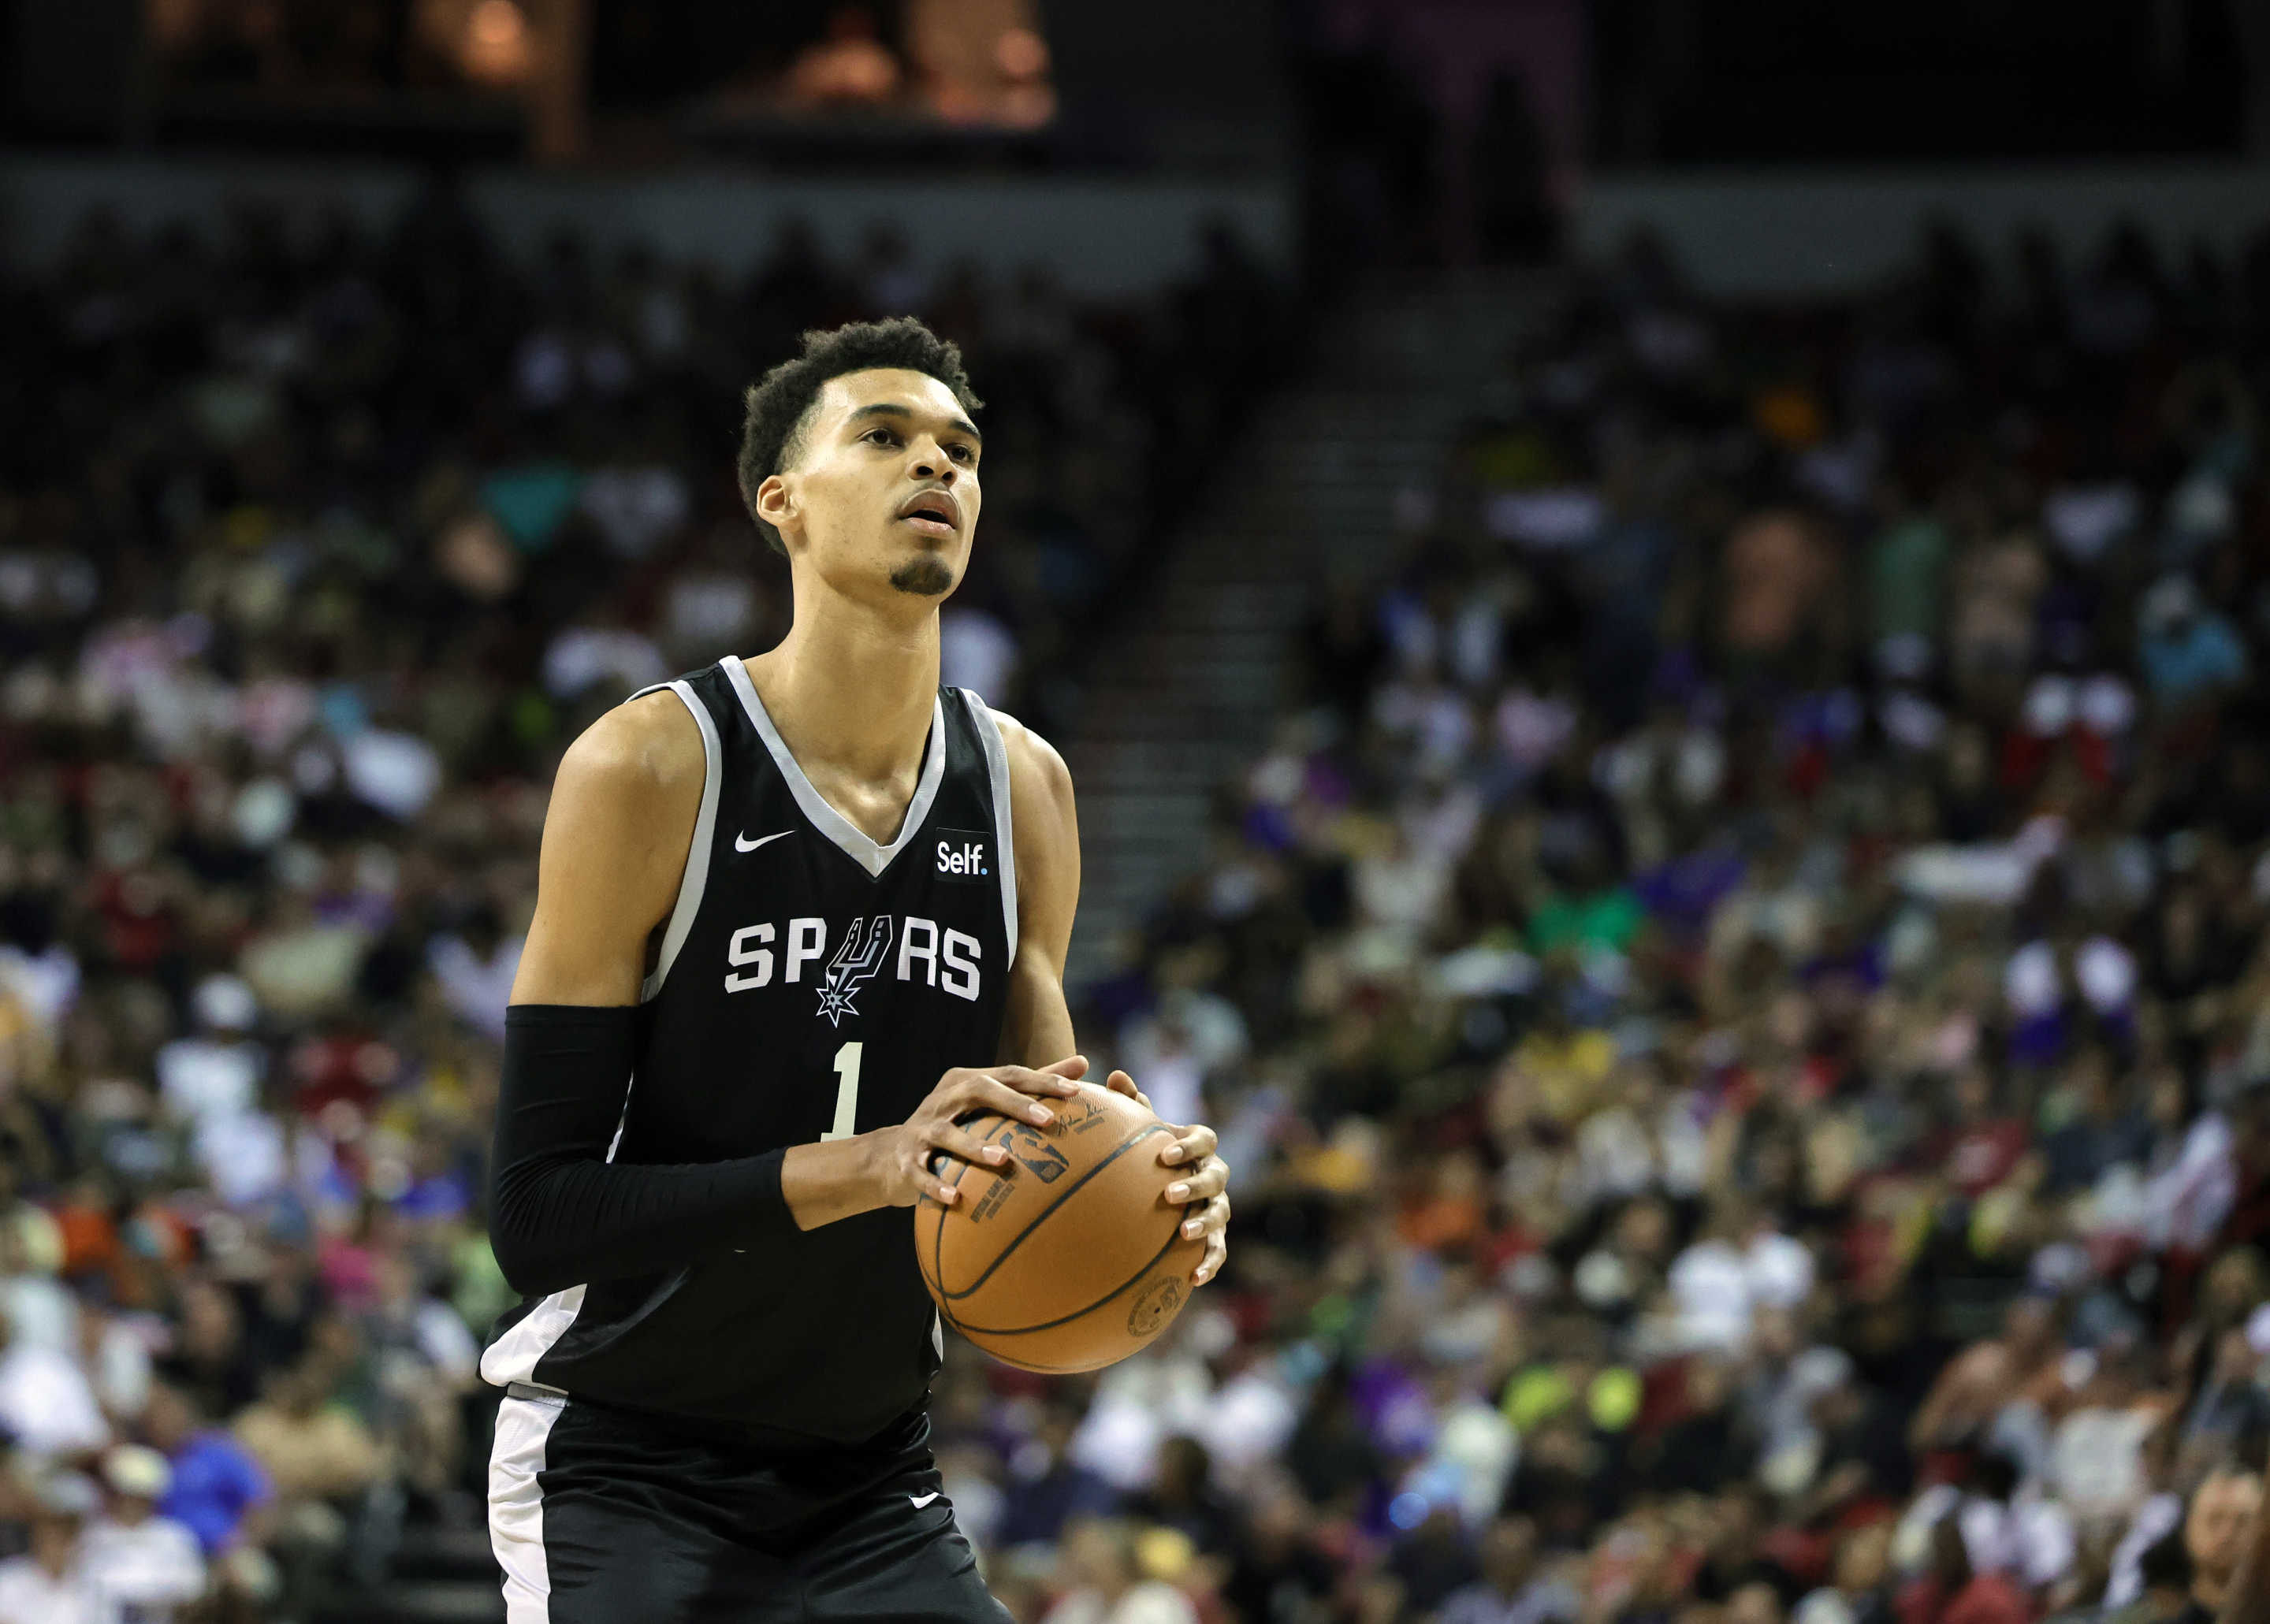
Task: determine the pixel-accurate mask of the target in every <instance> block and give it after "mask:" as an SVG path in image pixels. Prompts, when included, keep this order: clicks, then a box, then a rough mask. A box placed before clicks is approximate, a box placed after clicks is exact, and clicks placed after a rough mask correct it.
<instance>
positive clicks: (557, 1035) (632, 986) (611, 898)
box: [489, 693, 1077, 1295]
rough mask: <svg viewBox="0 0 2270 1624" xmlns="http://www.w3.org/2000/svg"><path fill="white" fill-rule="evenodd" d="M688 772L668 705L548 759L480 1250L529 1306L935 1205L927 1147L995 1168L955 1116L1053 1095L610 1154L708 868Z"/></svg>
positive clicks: (1045, 1089) (993, 1080) (679, 709)
mask: <svg viewBox="0 0 2270 1624" xmlns="http://www.w3.org/2000/svg"><path fill="white" fill-rule="evenodd" d="M704 770H705V764H704V757H703V753H702V746H701V734H700V733H699V731H697V730H696V729H695V726H694V719H693V717H692V716H689V715H688V714H687V712H686V707H685V705H684V704H683V703H682V702H680V701H679V699H678V697H677V696H676V695H675V694H671V693H654V694H649V695H648V696H646V697H645V698H643V699H639V700H634V701H631V702H629V703H628V704H626V705H621V706H618V707H617V708H615V709H613V710H611V711H609V712H608V713H607V714H606V715H605V716H602V717H600V718H599V720H598V721H597V722H596V723H593V724H592V725H591V727H590V730H588V731H586V732H585V733H584V734H583V736H582V738H578V739H577V740H576V741H575V744H574V745H570V746H569V747H568V753H567V754H566V755H565V756H564V757H563V758H562V759H561V760H560V772H559V775H558V777H557V779H556V780H555V782H554V784H553V793H552V803H551V805H550V807H549V809H548V811H547V812H546V813H545V823H544V845H543V851H542V855H541V857H540V858H539V861H538V871H537V894H536V913H535V916H534V918H533V919H532V920H531V921H530V924H529V931H528V940H527V943H526V945H524V946H523V950H522V953H521V960H520V968H519V971H518V973H517V975H516V977H515V978H514V982H513V990H512V1006H511V1008H510V1009H509V1010H508V1012H507V1014H506V1027H505V1057H504V1074H503V1078H502V1079H501V1086H500V1088H499V1093H498V1101H497V1124H496V1144H495V1149H494V1153H493V1156H492V1158H491V1169H492V1170H491V1183H490V1192H489V1239H490V1244H491V1246H492V1247H493V1249H494V1250H495V1253H496V1258H497V1263H498V1265H499V1267H500V1268H501V1269H502V1270H503V1272H504V1276H505V1279H507V1280H508V1281H509V1282H510V1283H511V1284H512V1286H513V1287H514V1288H515V1289H516V1290H518V1291H521V1292H523V1293H525V1294H530V1295H535V1294H542V1293H545V1292H552V1291H558V1290H561V1289H564V1288H565V1287H570V1286H575V1285H581V1284H585V1283H588V1282H590V1281H594V1280H605V1279H623V1278H627V1277H630V1276H634V1275H641V1274H653V1273H659V1272H663V1271H665V1270H669V1269H676V1268H682V1267H684V1266H686V1264H691V1263H694V1262H697V1261H700V1260H701V1259H702V1258H704V1257H715V1256H719V1255H722V1254H723V1253H725V1252H728V1251H731V1250H753V1249H754V1248H756V1247H759V1246H761V1245H762V1244H763V1242H764V1241H765V1240H766V1238H767V1237H768V1235H778V1234H780V1233H782V1232H783V1230H785V1229H788V1228H801V1229H809V1228H812V1227H815V1226H817V1225H820V1224H823V1223H830V1222H833V1221H835V1220H836V1219H839V1218H846V1217H849V1216H850V1215H851V1214H852V1213H855V1212H867V1211H870V1210H872V1209H873V1208H875V1207H879V1206H886V1205H911V1204H912V1203H913V1202H914V1201H915V1200H916V1199H917V1198H919V1197H921V1196H922V1195H924V1194H925V1193H928V1194H932V1195H936V1194H938V1192H940V1191H946V1195H945V1198H946V1199H948V1200H951V1199H952V1193H951V1190H949V1189H948V1187H947V1186H946V1185H945V1184H944V1183H943V1182H942V1181H940V1180H939V1179H938V1177H937V1176H936V1175H935V1173H934V1172H933V1171H932V1170H931V1169H930V1168H929V1167H928V1165H927V1162H928V1156H929V1154H930V1153H934V1152H936V1151H938V1150H943V1151H945V1152H946V1153H948V1154H951V1155H956V1156H960V1157H961V1158H963V1159H964V1160H981V1159H991V1160H998V1147H995V1146H983V1147H981V1146H979V1145H978V1144H977V1142H976V1139H975V1138H974V1137H973V1136H971V1135H969V1134H968V1133H966V1132H965V1131H962V1130H961V1128H960V1127H958V1126H957V1125H956V1124H955V1122H954V1118H955V1117H957V1116H961V1115H963V1114H964V1113H966V1112H968V1111H972V1110H977V1109H991V1110H997V1111H1004V1112H1007V1113H1012V1114H1015V1115H1020V1116H1026V1117H1027V1118H1028V1119H1030V1118H1031V1115H1032V1112H1033V1111H1034V1110H1035V1109H1039V1108H1038V1102H1037V1101H1035V1099H1034V1098H1033V1097H1032V1096H1034V1095H1035V1094H1051V1093H1056V1092H1058V1091H1059V1090H1063V1089H1065V1088H1067V1087H1068V1085H1067V1083H1066V1081H1065V1075H1064V1074H1061V1071H1062V1069H1060V1068H1052V1069H1051V1071H1050V1072H1029V1071H1027V1070H1025V1069H1024V1068H1022V1067H1013V1066H994V1067H989V1068H986V1069H985V1070H983V1071H971V1070H956V1071H953V1072H947V1073H946V1075H945V1076H944V1077H943V1078H941V1079H939V1082H938V1087H937V1088H936V1089H934V1090H933V1091H932V1092H931V1096H930V1098H929V1099H928V1100H926V1101H924V1103H923V1106H922V1108H921V1109H919V1110H917V1111H916V1115H915V1116H914V1117H912V1118H910V1119H909V1121H908V1122H907V1123H902V1124H900V1125H899V1126H896V1127H894V1128H888V1129H882V1130H879V1131H874V1132H871V1133H864V1134H860V1135H857V1136H856V1137H854V1138H848V1139H840V1140H835V1141H832V1142H829V1143H825V1144H812V1145H797V1146H789V1147H788V1148H787V1149H786V1150H784V1151H783V1150H774V1151H769V1152H767V1153H763V1154H761V1155H756V1156H745V1157H738V1158H734V1159H731V1160H728V1161H709V1162H693V1163H684V1164H679V1165H675V1166H656V1165H641V1164H635V1163H623V1162H611V1161H608V1159H607V1152H608V1147H609V1146H611V1145H612V1143H613V1140H614V1137H615V1131H616V1129H617V1127H618V1126H619V1124H620V1123H621V1121H622V1113H623V1106H624V1101H625V1100H626V1098H627V1094H628V1090H629V1087H630V1079H631V1069H632V1064H633V1061H634V1054H635V1041H634V1020H635V1012H636V1007H637V1004H638V996H639V987H640V983H641V982H642V980H643V979H644V976H645V974H646V966H647V950H648V944H649V940H650V939H651V938H653V935H654V933H655V931H656V930H657V928H658V927H659V926H660V925H661V924H662V923H663V922H664V920H665V919H666V918H667V917H668V916H669V914H670V911H671V908H673V907H674V906H675V905H676V902H677V898H678V890H679V881H680V879H682V877H683V875H684V873H685V868H686V863H687V862H688V861H689V859H690V860H694V861H701V860H703V859H704V858H706V856H707V854H706V853H690V852H689V850H688V848H689V846H690V845H691V843H692V840H693V834H694V821H695V819H696V816H697V814H698V813H699V812H700V809H701V790H702V779H703V774H704ZM718 1058H719V1065H720V1067H721V1069H722V1068H723V1067H725V1066H729V1065H730V1064H731V1057H725V1056H720V1057H718ZM1071 1074H1072V1075H1076V1074H1077V1073H1076V1072H1072V1073H1071ZM725 1080H727V1079H723V1078H722V1077H721V1079H720V1081H721V1083H723V1082H724V1081H725ZM988 1151H992V1152H995V1153H996V1154H995V1155H994V1156H993V1157H991V1158H988V1157H986V1154H985V1153H986V1152H988Z"/></svg>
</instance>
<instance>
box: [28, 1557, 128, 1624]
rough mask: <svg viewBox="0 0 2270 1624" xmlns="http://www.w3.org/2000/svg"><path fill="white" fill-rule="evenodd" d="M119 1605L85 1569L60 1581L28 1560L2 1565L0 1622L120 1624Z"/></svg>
mask: <svg viewBox="0 0 2270 1624" xmlns="http://www.w3.org/2000/svg"><path fill="white" fill-rule="evenodd" d="M119 1619H120V1614H119V1610H118V1607H117V1605H116V1604H115V1603H114V1602H112V1601H110V1600H109V1599H108V1598H106V1597H104V1595H103V1594H102V1592H101V1591H100V1590H98V1589H96V1588H95V1585H94V1583H93V1580H92V1579H91V1578H90V1577H89V1576H87V1573H86V1571H85V1568H84V1567H83V1566H82V1567H81V1568H77V1569H75V1570H73V1571H72V1572H70V1573H67V1574H65V1575H64V1576H63V1577H62V1578H60V1579H56V1578H54V1577H52V1576H49V1574H48V1570H47V1569H46V1568H42V1567H41V1566H40V1565H39V1563H37V1562H35V1561H33V1560H32V1559H31V1558H30V1557H28V1556H19V1557H17V1558H15V1559H14V1560H13V1561H4V1562H0V1620H6V1621H7V1624H119Z"/></svg>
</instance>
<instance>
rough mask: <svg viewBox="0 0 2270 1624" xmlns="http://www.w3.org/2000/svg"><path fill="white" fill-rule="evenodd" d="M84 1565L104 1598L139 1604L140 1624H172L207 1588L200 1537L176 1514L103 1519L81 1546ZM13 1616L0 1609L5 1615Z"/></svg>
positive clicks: (137, 1619) (136, 1615)
mask: <svg viewBox="0 0 2270 1624" xmlns="http://www.w3.org/2000/svg"><path fill="white" fill-rule="evenodd" d="M79 1567H80V1568H81V1570H82V1571H83V1572H85V1575H86V1576H87V1578H88V1579H89V1580H90V1581H91V1582H92V1583H93V1585H94V1587H95V1589H96V1590H97V1591H100V1593H101V1594H102V1595H103V1596H104V1597H106V1598H108V1599H109V1600H110V1601H112V1602H115V1603H116V1604H117V1605H120V1606H122V1607H131V1608H133V1609H134V1620H135V1624H172V1620H173V1617H174V1609H175V1608H176V1607H182V1606H186V1605H188V1604H189V1603H190V1602H193V1601H195V1600H196V1599H197V1598H198V1597H200V1596H202V1595H204V1591H205V1559H204V1552H203V1551H202V1550H200V1549H199V1548H198V1546H197V1536H196V1535H195V1534H193V1533H191V1532H190V1531H189V1530H188V1529H187V1528H184V1527H183V1526H182V1524H179V1523H176V1522H175V1521H174V1519H173V1518H172V1517H170V1516H151V1517H145V1518H144V1519H143V1520H142V1521H141V1522H139V1523H137V1524H133V1526H131V1527H129V1526H127V1525H126V1524H123V1523H108V1522H105V1523H97V1524H94V1526H93V1527H92V1528H90V1529H88V1530H87V1531H86V1535H85V1540H84V1542H83V1543H82V1545H81V1546H80V1547H79ZM7 1616H8V1615H7V1613H5V1612H4V1611H0V1619H5V1618H6V1617H7Z"/></svg>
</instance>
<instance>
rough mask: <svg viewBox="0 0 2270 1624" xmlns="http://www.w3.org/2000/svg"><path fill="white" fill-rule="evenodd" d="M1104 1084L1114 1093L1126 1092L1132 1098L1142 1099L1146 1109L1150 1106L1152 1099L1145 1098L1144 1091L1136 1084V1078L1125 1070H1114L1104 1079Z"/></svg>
mask: <svg viewBox="0 0 2270 1624" xmlns="http://www.w3.org/2000/svg"><path fill="white" fill-rule="evenodd" d="M1103 1086H1105V1087H1106V1088H1109V1089H1110V1090H1111V1092H1112V1093H1114V1094H1125V1095H1126V1096H1127V1097H1128V1098H1129V1099H1131V1100H1140V1101H1142V1102H1143V1105H1144V1107H1145V1109H1149V1107H1150V1104H1151V1101H1149V1100H1147V1099H1145V1098H1144V1095H1143V1091H1142V1090H1141V1089H1139V1088H1138V1087H1136V1086H1135V1079H1133V1078H1131V1077H1130V1076H1128V1075H1127V1073H1126V1072H1113V1073H1112V1074H1111V1075H1110V1076H1109V1077H1107V1078H1105V1079H1103Z"/></svg>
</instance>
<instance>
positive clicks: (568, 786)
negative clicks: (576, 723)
mask: <svg viewBox="0 0 2270 1624" xmlns="http://www.w3.org/2000/svg"><path fill="white" fill-rule="evenodd" d="M707 770H708V756H707V753H705V751H704V749H703V746H702V742H701V728H700V726H699V725H698V724H697V723H695V722H694V716H693V714H692V713H691V712H690V711H688V710H687V709H686V705H685V702H684V701H682V700H680V699H679V697H678V695H677V694H675V693H671V692H670V691H669V690H668V689H657V690H656V691H654V692H653V693H642V694H641V695H639V696H638V697H637V698H636V699H631V700H626V701H623V702H622V703H621V704H619V705H618V706H616V707H615V708H613V709H612V710H609V711H606V712H605V713H604V714H603V715H601V716H599V718H598V719H597V721H595V722H593V723H591V725H590V727H588V728H585V729H584V730H583V731H582V733H581V734H580V735H578V736H577V738H576V739H575V743H574V744H572V745H568V753H566V754H565V755H563V756H562V757H561V758H560V777H559V789H560V790H573V791H582V792H586V793H592V794H600V795H606V796H609V797H628V798H633V799H644V798H649V797H651V798H653V799H656V800H659V801H668V800H671V799H674V798H676V797H679V796H681V795H684V794H686V793H687V792H688V790H691V792H692V793H694V794H696V795H698V794H699V793H700V792H701V782H702V777H703V775H704V773H705V772H706V771H707Z"/></svg>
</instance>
